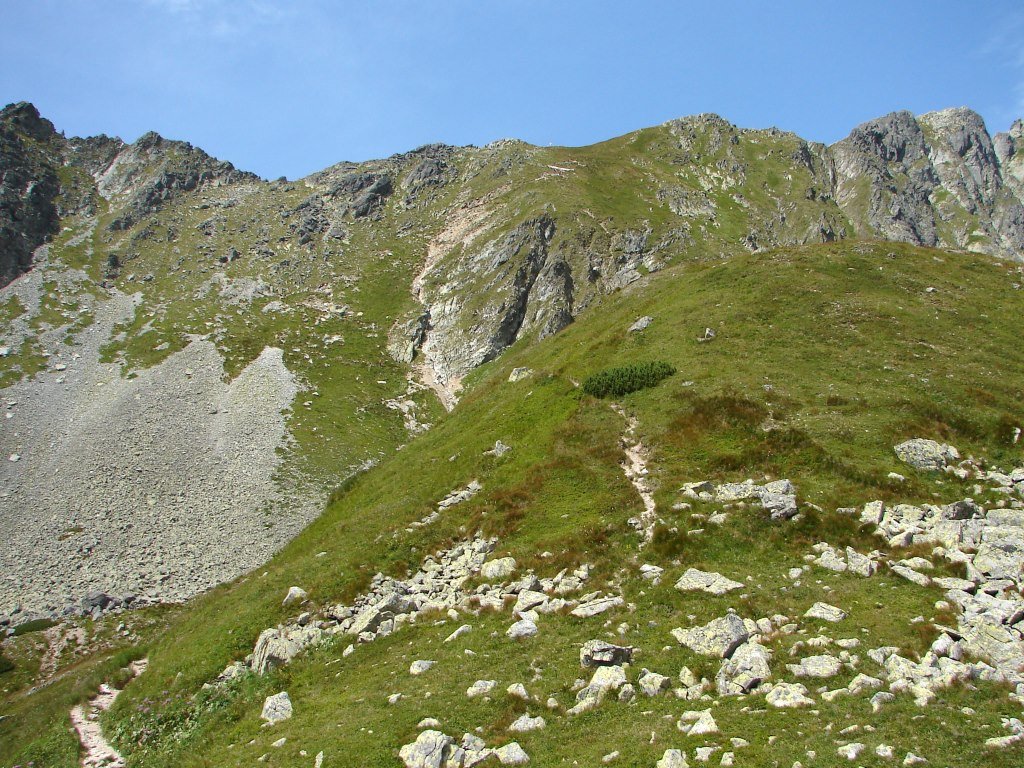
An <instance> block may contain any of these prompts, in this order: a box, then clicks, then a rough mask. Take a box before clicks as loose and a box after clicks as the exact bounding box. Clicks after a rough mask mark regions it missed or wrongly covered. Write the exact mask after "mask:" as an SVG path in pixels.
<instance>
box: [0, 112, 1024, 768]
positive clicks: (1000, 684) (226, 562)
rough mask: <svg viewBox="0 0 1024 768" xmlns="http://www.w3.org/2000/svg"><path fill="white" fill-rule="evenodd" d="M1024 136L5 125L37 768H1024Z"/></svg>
mask: <svg viewBox="0 0 1024 768" xmlns="http://www.w3.org/2000/svg"><path fill="white" fill-rule="evenodd" d="M1022 285H1024V135H1022V123H1021V121H1019V120H1018V121H1017V122H1015V123H1014V124H1013V125H1012V127H1011V128H1010V130H1009V131H1008V132H1007V133H1000V134H996V135H995V136H993V135H991V134H990V133H989V131H988V129H987V128H986V126H985V124H984V123H983V121H982V120H981V118H980V117H979V116H978V115H977V114H975V113H974V112H972V111H970V110H969V109H965V108H955V109H948V110H943V111H940V112H932V113H928V114H924V115H920V116H915V115H913V114H911V113H909V112H896V113H893V114H890V115H887V116H884V117H880V118H878V119H876V120H872V121H870V122H868V123H865V124H863V125H861V126H858V127H856V128H854V129H853V130H852V132H851V133H850V135H849V136H848V137H847V138H846V139H843V140H842V141H839V142H837V143H835V144H833V145H831V146H826V145H823V144H818V143H814V142H809V141H805V140H803V139H801V138H800V137H798V136H796V135H794V134H791V133H785V132H782V131H779V130H776V129H767V130H750V129H744V128H739V127H737V126H734V125H732V124H730V123H729V122H727V121H726V120H724V119H723V118H721V117H718V116H716V115H708V114H704V115H697V116H694V117H688V118H681V119H678V120H672V121H669V122H667V123H665V124H663V125H660V126H654V127H650V128H643V129H640V130H637V131H635V132H633V133H630V134H627V135H625V136H622V137H618V138H614V139H610V140H608V141H605V142H602V143H600V144H596V145H593V146H587V147H578V148H567V147H538V146H532V145H529V144H526V143H523V142H519V141H514V140H503V141H498V142H495V143H492V144H489V145H487V146H484V147H472V146H466V147H453V146H447V145H439V144H430V145H425V146H422V147H420V148H418V149H415V150H412V151H410V152H407V153H404V154H399V155H395V156H392V157H389V158H386V159H383V160H375V161H369V162H364V163H350V162H341V163H338V164H337V165H334V166H331V167H329V168H327V169H325V170H323V171H320V172H318V173H314V174H312V175H310V176H308V177H306V178H303V179H299V180H294V181H289V180H287V179H284V178H282V179H278V180H275V181H267V180H264V179H261V178H259V177H257V176H255V175H253V174H251V173H247V172H245V171H242V170H239V169H237V168H235V167H234V166H233V165H232V164H230V163H228V162H225V161H223V160H219V159H216V158H213V157H211V156H210V155H208V154H207V153H206V152H204V151H203V150H201V149H199V148H197V147H194V146H192V145H191V144H189V143H187V142H184V141H178V140H171V139H166V138H164V137H161V136H159V135H157V134H155V133H147V134H145V135H143V136H142V137H141V138H139V139H138V140H137V141H135V142H133V143H130V144H129V143H125V142H123V141H121V140H120V139H117V138H110V137H106V136H99V137H91V138H68V137H66V136H65V135H64V134H63V133H60V132H59V131H58V129H57V127H55V126H54V125H53V124H52V123H51V122H50V121H49V120H47V119H46V118H45V117H43V116H41V115H40V114H39V112H38V111H37V110H36V109H35V107H33V106H32V105H31V104H27V103H19V104H12V105H9V106H7V107H5V108H4V109H3V110H2V112H0V389H2V391H0V412H2V413H3V419H2V420H0V534H2V536H0V633H2V635H3V640H2V643H0V766H15V765H19V766H27V765H34V766H54V767H58V766H68V767H71V766H78V765H85V766H89V765H123V766H140V767H145V768H151V767H153V768H160V767H161V766H168V767H169V766H175V767H176V768H177V767H179V766H211V765H216V766H222V765H223V766H250V765H260V764H266V765H272V766H312V767H313V768H324V767H325V766H328V767H330V766H351V765H374V766H396V768H401V767H402V766H405V768H421V767H422V768H425V767H427V766H429V767H430V768H441V767H446V768H454V767H455V766H459V767H463V768H464V767H466V766H471V765H530V764H532V765H538V766H557V765H570V766H571V765H606V764H607V765H622V766H652V767H653V766H659V767H660V768H687V767H688V766H695V765H703V764H707V765H714V766H744V765H746V766H752V767H753V766H784V767H785V768H790V766H792V767H793V768H797V766H817V765H822V766H833V765H872V766H876V765H878V766H880V765H898V764H902V765H918V764H921V765H935V766H981V765H985V766H997V767H998V766H1007V767H1009V766H1019V765H1020V764H1021V763H1022V761H1024V591H1022V590H1024V442H1022V440H1021V437H1022V429H1024V407H1022V404H1021V398H1020V383H1021V381H1024V353H1022V352H1021V345H1020V343H1019V339H1018V328H1017V325H1018V324H1019V323H1018V319H1019V318H1020V317H1024V290H1022Z"/></svg>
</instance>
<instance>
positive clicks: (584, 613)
mask: <svg viewBox="0 0 1024 768" xmlns="http://www.w3.org/2000/svg"><path fill="white" fill-rule="evenodd" d="M622 603H623V600H622V598H621V597H619V596H618V595H614V596H610V597H599V598H597V599H596V600H591V601H589V602H586V603H583V604H581V605H578V606H576V607H575V608H574V609H573V610H572V611H570V613H571V614H572V615H573V616H576V617H578V618H581V619H587V618H590V617H591V616H597V615H598V614H599V613H604V612H605V611H607V610H610V609H612V608H617V607H618V606H620V605H622Z"/></svg>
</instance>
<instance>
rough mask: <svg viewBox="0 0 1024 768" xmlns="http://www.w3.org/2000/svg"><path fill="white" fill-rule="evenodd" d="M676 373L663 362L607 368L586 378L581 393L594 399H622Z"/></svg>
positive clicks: (670, 366)
mask: <svg viewBox="0 0 1024 768" xmlns="http://www.w3.org/2000/svg"><path fill="white" fill-rule="evenodd" d="M675 372H676V369H675V368H674V367H673V366H672V365H669V364H668V363H665V362H646V363H633V364H632V365H623V366H621V367H619V368H608V369H607V370H604V371H600V372H598V373H595V374H594V375H593V376H589V377H587V380H586V381H584V382H583V391H584V392H586V393H587V394H588V395H593V396H594V397H622V396H623V395H628V394H629V393H630V392H636V391H637V390H641V389H647V388H648V387H653V386H655V385H656V384H658V383H660V382H661V380H662V379H665V378H667V377H669V376H671V375H672V374H674V373H675Z"/></svg>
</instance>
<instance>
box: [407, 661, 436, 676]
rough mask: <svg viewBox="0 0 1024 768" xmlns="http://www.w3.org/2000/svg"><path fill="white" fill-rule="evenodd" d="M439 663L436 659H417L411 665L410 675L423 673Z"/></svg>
mask: <svg viewBox="0 0 1024 768" xmlns="http://www.w3.org/2000/svg"><path fill="white" fill-rule="evenodd" d="M435 664H437V662H436V661H430V660H429V659H417V660H416V661H414V662H413V663H412V664H410V665H409V674H410V675H422V674H423V673H424V672H426V671H427V670H428V669H430V668H431V667H433V666H434V665H435Z"/></svg>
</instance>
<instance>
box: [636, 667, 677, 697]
mask: <svg viewBox="0 0 1024 768" xmlns="http://www.w3.org/2000/svg"><path fill="white" fill-rule="evenodd" d="M671 683H672V681H671V680H670V679H669V678H668V677H666V676H665V675H659V674H658V673H657V672H651V671H650V670H649V669H644V670H643V671H642V672H641V673H640V678H639V679H638V680H637V684H638V685H639V686H640V690H641V691H642V692H643V694H644V695H645V696H657V695H658V694H659V693H661V692H662V691H666V690H668V688H669V686H670V685H671Z"/></svg>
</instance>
